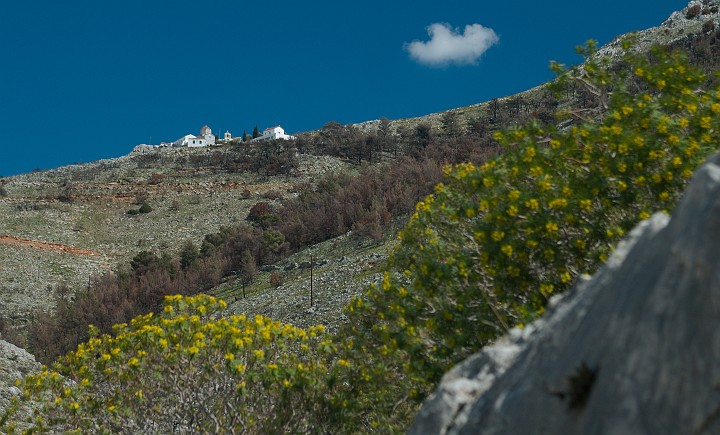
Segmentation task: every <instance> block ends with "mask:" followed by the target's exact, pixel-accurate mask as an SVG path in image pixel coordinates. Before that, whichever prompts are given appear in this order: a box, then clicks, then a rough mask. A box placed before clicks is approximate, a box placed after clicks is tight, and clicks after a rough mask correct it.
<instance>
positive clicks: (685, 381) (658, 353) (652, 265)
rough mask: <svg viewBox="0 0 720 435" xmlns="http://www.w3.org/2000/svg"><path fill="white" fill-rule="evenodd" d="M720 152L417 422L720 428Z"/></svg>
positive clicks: (465, 429)
mask: <svg viewBox="0 0 720 435" xmlns="http://www.w3.org/2000/svg"><path fill="white" fill-rule="evenodd" d="M718 213H720V155H716V156H715V157H714V158H712V159H711V160H710V161H709V162H708V163H706V164H705V165H704V166H703V167H702V168H701V169H700V170H699V171H698V173H697V174H696V175H695V177H694V179H693V181H692V183H691V185H690V187H689V188H688V189H687V191H686V192H685V194H684V197H683V199H682V200H681V202H680V204H679V205H678V206H677V208H676V209H675V212H674V213H673V215H672V217H671V218H668V217H667V216H666V215H663V214H657V215H655V216H653V217H652V218H651V219H649V220H647V221H644V222H642V223H641V224H640V225H639V226H638V227H637V228H636V229H635V230H634V231H633V233H632V234H631V237H630V240H628V241H627V242H625V243H624V244H622V245H621V246H620V247H618V249H617V251H616V252H615V253H614V255H613V256H612V257H611V258H610V260H609V261H608V263H607V264H606V265H605V267H603V268H602V269H601V270H600V271H599V272H597V273H596V274H595V276H594V277H593V278H592V279H590V280H589V281H586V282H583V283H581V284H579V285H578V286H577V287H576V288H575V289H574V291H572V292H571V293H569V294H568V295H567V296H566V297H565V300H563V301H561V302H558V301H557V300H556V301H555V307H554V308H553V309H552V311H551V312H550V313H548V315H546V316H545V317H543V318H542V319H540V320H538V321H536V322H535V323H533V324H531V325H528V326H527V327H526V328H524V329H522V330H519V329H515V330H513V331H512V332H511V334H510V335H509V336H506V337H505V338H503V339H501V340H500V341H499V342H497V343H496V344H494V345H492V346H489V347H487V348H486V349H484V350H483V351H481V352H480V353H478V354H476V355H474V356H472V357H470V358H468V359H467V360H466V361H464V362H462V363H461V364H459V365H458V366H456V367H455V368H454V369H452V370H451V371H450V372H449V373H447V374H446V375H445V376H444V378H443V381H442V383H441V384H440V386H439V387H438V390H437V391H436V393H435V394H434V395H433V396H432V397H431V398H430V399H429V400H428V401H427V402H426V403H425V405H424V406H423V408H422V410H421V412H420V414H419V416H418V417H417V419H416V420H415V423H414V425H413V427H412V429H411V431H410V433H413V434H428V433H442V434H466V433H468V434H469V433H486V434H501V433H502V434H507V433H517V434H535V433H538V434H539V433H552V434H563V433H583V434H605V433H608V434H615V433H617V434H619V433H634V434H645V433H647V434H665V433H667V434H677V433H691V434H716V433H719V432H720V418H719V416H720V366H718V364H717V361H718V359H720V332H719V331H718V329H717V327H716V325H717V320H718V318H720V274H719V273H718V271H717V268H715V267H714V266H713V265H714V264H715V262H716V261H717V258H719V257H720V241H719V240H717V238H718V236H719V235H720V222H719V221H718V220H717V219H716V216H718Z"/></svg>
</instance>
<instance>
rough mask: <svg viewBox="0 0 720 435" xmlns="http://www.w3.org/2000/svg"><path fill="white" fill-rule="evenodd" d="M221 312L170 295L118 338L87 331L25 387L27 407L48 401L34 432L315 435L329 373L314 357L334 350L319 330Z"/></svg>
mask: <svg viewBox="0 0 720 435" xmlns="http://www.w3.org/2000/svg"><path fill="white" fill-rule="evenodd" d="M225 306H226V305H225V303H224V302H223V301H219V300H216V299H215V298H212V297H209V296H204V295H200V296H197V297H181V296H170V297H167V298H166V300H165V304H164V309H163V312H162V313H161V314H160V315H153V314H152V313H151V314H148V315H145V316H139V317H136V318H135V319H133V320H132V321H131V322H130V324H121V325H117V326H116V327H115V328H114V329H115V331H114V334H113V335H99V334H97V330H94V331H93V329H92V328H91V334H92V337H91V338H90V340H89V341H88V342H87V343H84V344H81V345H80V346H78V349H77V350H76V351H75V352H71V353H69V354H68V355H67V356H66V357H64V358H61V359H60V360H58V362H56V363H55V364H54V365H53V367H52V368H49V369H45V370H43V371H42V372H41V373H39V374H37V375H34V376H29V377H27V378H26V379H25V380H24V381H23V382H22V384H21V385H20V386H21V388H22V389H23V391H24V395H23V397H22V399H23V400H30V398H32V399H34V400H42V402H41V403H40V404H39V405H40V406H39V407H37V408H35V409H34V410H33V415H32V416H31V417H30V419H29V420H30V424H31V425H32V427H33V429H34V430H35V431H37V432H52V433H59V432H62V433H65V432H66V431H74V430H77V431H79V432H82V433H98V431H100V432H107V433H121V432H122V433H139V432H147V431H150V432H153V433H171V432H173V431H180V432H181V433H186V432H192V433H217V431H218V430H224V431H226V432H233V433H234V432H251V433H257V432H263V431H265V432H267V431H270V430H271V429H272V430H277V431H280V432H292V433H297V432H308V431H311V430H312V428H313V426H311V424H314V423H312V422H311V421H309V420H308V418H310V417H312V416H313V413H312V412H310V411H311V410H312V408H313V407H314V406H315V405H314V404H318V405H319V404H321V403H323V400H324V399H323V398H322V397H316V396H314V395H313V394H314V392H315V391H317V389H316V388H315V387H314V386H315V385H316V384H318V383H320V382H322V381H323V380H325V375H326V373H327V371H328V369H329V368H328V367H326V366H324V365H323V364H322V363H321V362H318V358H317V357H316V355H321V354H323V353H325V352H326V350H328V349H330V347H329V343H330V342H329V340H328V339H327V337H326V336H325V334H324V332H323V328H322V327H313V328H308V329H300V328H296V327H293V326H290V325H286V324H281V323H279V322H274V321H272V320H270V319H267V318H264V317H262V316H256V317H255V318H254V319H247V318H245V316H230V317H228V318H213V317H212V316H211V314H212V313H213V312H215V311H218V310H221V309H223V308H224V307H225ZM17 403H18V401H15V406H16V405H17ZM14 409H15V408H14V407H11V408H10V412H11V414H12V412H13V410H14ZM298 409H300V410H301V411H302V412H297V411H298ZM0 417H1V416H0ZM0 421H1V420H0ZM3 429H4V432H7V433H14V432H16V431H17V429H16V427H15V426H14V424H9V425H7V426H5V427H4V428H3Z"/></svg>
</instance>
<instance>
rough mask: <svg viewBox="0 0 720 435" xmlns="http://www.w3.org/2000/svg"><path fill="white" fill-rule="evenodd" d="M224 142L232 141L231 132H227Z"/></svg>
mask: <svg viewBox="0 0 720 435" xmlns="http://www.w3.org/2000/svg"><path fill="white" fill-rule="evenodd" d="M223 140H224V141H225V142H229V141H231V140H232V134H230V132H229V131H226V132H225V135H224V136H223Z"/></svg>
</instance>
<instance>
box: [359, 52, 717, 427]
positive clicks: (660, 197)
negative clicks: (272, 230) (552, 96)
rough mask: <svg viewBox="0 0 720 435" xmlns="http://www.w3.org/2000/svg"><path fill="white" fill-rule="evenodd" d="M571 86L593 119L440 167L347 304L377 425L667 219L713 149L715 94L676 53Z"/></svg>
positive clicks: (590, 72) (514, 138)
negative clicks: (382, 265) (587, 98)
mask: <svg viewBox="0 0 720 435" xmlns="http://www.w3.org/2000/svg"><path fill="white" fill-rule="evenodd" d="M572 79H575V80H578V81H580V82H581V83H583V84H584V86H586V88H587V89H588V91H589V92H590V94H591V95H594V97H595V99H596V101H597V108H598V111H597V112H592V113H593V116H592V117H591V118H588V119H584V118H583V117H582V116H579V115H583V114H584V113H587V111H584V112H581V113H577V112H575V111H574V110H573V109H572V108H569V109H568V110H566V111H565V113H566V114H569V115H575V117H576V119H577V120H578V122H576V123H575V124H574V126H573V127H571V128H567V129H564V130H558V129H555V128H548V127H541V126H539V125H538V124H530V125H527V126H525V127H522V128H515V129H510V130H508V131H505V132H503V133H497V134H496V138H497V139H498V140H499V141H500V142H501V143H502V144H503V145H504V147H505V148H506V149H507V152H506V153H505V154H503V156H502V157H500V158H498V159H495V160H493V161H490V162H488V163H487V164H484V165H482V166H480V167H476V166H474V165H471V164H462V165H457V166H455V167H452V168H447V172H446V174H447V175H446V183H445V184H440V185H438V186H437V187H436V189H435V194H434V195H431V196H429V197H428V198H426V199H425V201H423V202H421V203H419V204H418V205H417V211H416V213H415V214H414V215H413V216H412V218H411V220H410V222H409V223H408V225H407V226H406V228H405V229H404V230H403V231H402V232H401V233H400V240H401V242H400V244H399V245H398V247H397V249H396V250H395V252H394V255H393V257H392V259H391V260H390V267H389V270H388V272H387V273H386V276H385V280H384V282H383V284H382V286H381V287H380V288H372V289H370V290H369V291H368V294H367V295H366V296H365V297H363V298H359V299H357V300H355V302H354V303H352V304H351V305H350V306H349V307H348V310H349V313H350V316H351V323H350V326H349V328H348V332H346V334H347V333H349V334H351V335H354V336H355V337H356V338H355V339H354V340H353V341H352V342H353V343H354V347H353V348H352V349H351V352H350V355H352V356H353V358H357V360H363V361H366V364H365V365H364V366H363V368H362V369H361V370H360V371H358V373H357V374H356V375H357V376H360V377H362V376H367V375H369V376H370V377H371V379H370V380H369V381H368V382H367V383H365V384H364V385H362V393H361V394H359V396H360V397H367V396H368V395H375V396H377V397H378V398H380V399H381V400H379V401H378V402H377V403H375V404H374V406H378V408H376V411H375V415H376V416H377V417H378V418H384V416H387V415H391V413H390V410H391V409H393V408H392V407H393V406H397V405H396V404H397V403H399V401H402V400H403V399H404V398H405V397H410V398H412V397H415V398H419V399H420V398H423V397H425V395H426V394H428V393H429V391H430V390H431V388H432V387H433V385H434V384H435V383H436V382H437V381H438V380H439V378H440V376H441V375H442V373H444V372H445V371H446V370H447V369H448V368H450V367H451V366H452V365H453V364H455V363H457V362H458V361H460V360H462V359H463V358H465V357H467V356H468V355H469V354H471V353H472V352H474V351H476V350H477V349H479V348H480V347H482V346H483V345H485V344H487V343H489V342H491V341H492V340H494V339H495V338H496V337H497V336H499V335H500V334H502V333H503V332H505V331H507V330H508V329H509V328H511V327H513V326H522V325H523V324H524V323H526V322H528V321H530V320H532V319H534V318H536V317H537V316H539V315H541V314H542V312H543V309H544V307H545V305H546V303H547V301H548V299H549V298H550V297H551V296H552V295H553V294H557V293H561V292H563V291H565V290H567V289H568V288H569V287H570V286H571V285H572V283H573V282H574V281H575V279H576V278H577V276H578V275H580V274H581V273H586V272H587V273H590V272H593V271H594V270H595V269H596V268H597V267H598V265H600V264H601V263H602V262H603V261H604V260H605V259H606V257H607V254H608V253H609V252H610V251H611V249H612V246H614V245H615V244H616V243H617V241H618V240H619V239H620V238H621V237H622V235H623V234H624V233H625V232H626V231H628V230H629V229H630V228H632V227H633V226H634V225H635V224H636V223H637V222H638V221H640V220H642V219H645V218H647V217H649V216H650V214H652V213H654V212H657V211H665V210H669V209H670V208H671V207H672V206H673V204H674V203H675V201H676V199H677V197H678V195H680V193H681V192H682V189H683V186H685V184H686V182H687V180H688V179H689V177H690V176H691V175H692V173H693V170H694V169H695V168H696V167H697V165H698V164H699V163H700V162H702V161H703V160H704V158H705V157H706V156H707V155H708V154H709V153H710V152H711V151H713V150H715V149H717V145H718V143H720V116H719V115H720V91H712V92H706V91H704V90H703V88H702V85H703V83H704V79H705V78H704V77H703V75H702V74H700V73H699V72H698V71H696V70H695V69H694V68H691V67H689V66H688V65H687V64H686V62H685V60H684V57H683V56H682V55H680V54H678V53H667V52H665V51H662V50H659V49H658V50H655V51H654V52H653V53H652V56H651V59H642V58H635V57H628V58H626V59H625V60H624V62H623V63H622V64H621V67H613V66H611V65H604V64H603V63H602V62H601V61H596V60H590V61H588V62H587V63H586V64H585V65H584V66H583V68H581V69H577V70H573V71H568V72H562V75H561V77H560V80H559V84H560V85H563V84H565V83H566V81H567V80H572ZM595 113H601V114H600V115H595ZM367 355H372V356H373V357H374V358H375V359H374V360H373V359H371V358H368V356H367ZM391 374H392V375H393V376H397V377H398V381H397V382H396V383H394V384H393V383H388V382H387V379H388V378H390V379H392V377H391ZM363 406H364V405H363ZM363 412H366V411H365V410H363V409H362V408H358V409H357V410H356V413H357V415H358V418H360V417H359V416H361V415H362V413H363ZM397 418H398V416H393V417H391V419H392V421H396V419H397ZM384 424H385V422H384V421H382V422H381V425H384Z"/></svg>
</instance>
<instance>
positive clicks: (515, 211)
mask: <svg viewBox="0 0 720 435" xmlns="http://www.w3.org/2000/svg"><path fill="white" fill-rule="evenodd" d="M507 214H508V216H517V214H518V209H517V207H515V206H514V205H511V206H510V207H508V209H507Z"/></svg>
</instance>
